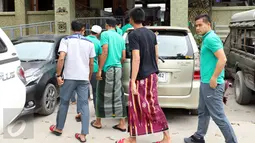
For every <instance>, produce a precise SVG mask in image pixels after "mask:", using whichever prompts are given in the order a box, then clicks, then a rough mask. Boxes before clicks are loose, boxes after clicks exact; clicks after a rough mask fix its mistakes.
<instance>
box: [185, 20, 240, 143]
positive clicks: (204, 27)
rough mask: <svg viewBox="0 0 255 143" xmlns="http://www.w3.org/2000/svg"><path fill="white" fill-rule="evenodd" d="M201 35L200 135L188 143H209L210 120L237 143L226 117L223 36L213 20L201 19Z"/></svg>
mask: <svg viewBox="0 0 255 143" xmlns="http://www.w3.org/2000/svg"><path fill="white" fill-rule="evenodd" d="M195 21H196V31H197V34H199V35H202V36H203V43H202V48H201V53H200V73H201V85H200V95H199V106H198V128H197V132H196V133H195V134H193V135H192V136H191V137H189V138H185V139H184V142H185V143H205V140H204V136H205V135H206V132H207V130H208V127H209V123H210V117H211V118H212V119H213V121H214V122H215V123H216V124H217V125H218V127H219V128H220V130H221V132H222V134H223V135H224V138H225V141H226V143H237V139H236V135H235V133H234V130H233V128H232V126H231V124H230V122H229V120H228V119H227V117H226V115H225V113H224V103H223V93H224V91H225V88H224V86H225V81H224V67H225V64H226V55H225V53H224V50H223V44H222V41H221V40H220V38H219V36H218V35H216V34H215V32H214V31H213V30H212V28H211V18H210V17H209V16H208V15H200V16H198V17H197V18H196V19H195Z"/></svg>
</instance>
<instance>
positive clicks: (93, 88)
mask: <svg viewBox="0 0 255 143" xmlns="http://www.w3.org/2000/svg"><path fill="white" fill-rule="evenodd" d="M90 83H91V86H92V92H93V93H92V94H93V104H94V109H95V111H96V91H97V79H96V72H94V73H93V74H92V78H91V80H90ZM88 94H89V96H90V89H89V92H88ZM75 95H76V92H75V91H74V93H73V96H72V98H71V102H76V99H75ZM78 104H79V103H77V113H79V106H78Z"/></svg>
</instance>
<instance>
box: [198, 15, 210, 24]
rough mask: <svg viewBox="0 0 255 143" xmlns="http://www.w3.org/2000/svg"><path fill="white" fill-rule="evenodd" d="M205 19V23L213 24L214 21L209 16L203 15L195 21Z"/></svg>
mask: <svg viewBox="0 0 255 143" xmlns="http://www.w3.org/2000/svg"><path fill="white" fill-rule="evenodd" d="M199 19H203V21H204V22H205V23H212V20H211V18H210V16H209V15H208V14H201V15H199V16H197V17H196V18H195V21H197V20H199Z"/></svg>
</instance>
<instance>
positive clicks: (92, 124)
mask: <svg viewBox="0 0 255 143" xmlns="http://www.w3.org/2000/svg"><path fill="white" fill-rule="evenodd" d="M95 122H96V120H94V121H92V122H91V123H90V125H91V126H92V127H94V128H96V129H101V128H102V127H97V126H95V125H94V123H95Z"/></svg>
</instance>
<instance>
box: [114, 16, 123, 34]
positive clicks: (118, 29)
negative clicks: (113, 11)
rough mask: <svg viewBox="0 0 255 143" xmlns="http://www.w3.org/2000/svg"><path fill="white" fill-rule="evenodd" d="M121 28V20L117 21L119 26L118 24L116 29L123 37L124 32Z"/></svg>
mask: <svg viewBox="0 0 255 143" xmlns="http://www.w3.org/2000/svg"><path fill="white" fill-rule="evenodd" d="M120 27H121V22H120V20H117V24H116V28H115V29H116V32H117V33H118V34H120V35H121V36H122V35H123V33H122V30H121V29H120Z"/></svg>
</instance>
